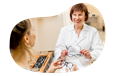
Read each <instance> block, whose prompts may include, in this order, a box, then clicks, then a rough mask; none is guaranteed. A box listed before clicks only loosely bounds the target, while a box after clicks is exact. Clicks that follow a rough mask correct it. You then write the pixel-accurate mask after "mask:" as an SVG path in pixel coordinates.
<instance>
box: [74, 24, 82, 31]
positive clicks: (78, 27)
mask: <svg viewBox="0 0 115 76" xmlns="http://www.w3.org/2000/svg"><path fill="white" fill-rule="evenodd" d="M74 28H75V30H80V31H81V30H82V29H83V25H74Z"/></svg>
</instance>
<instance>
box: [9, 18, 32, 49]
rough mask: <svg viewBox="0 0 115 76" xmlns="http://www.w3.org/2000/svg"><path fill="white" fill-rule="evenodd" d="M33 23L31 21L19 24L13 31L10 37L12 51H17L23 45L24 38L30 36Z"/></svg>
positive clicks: (27, 20)
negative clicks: (26, 35)
mask: <svg viewBox="0 0 115 76" xmlns="http://www.w3.org/2000/svg"><path fill="white" fill-rule="evenodd" d="M30 27H31V23H30V20H29V19H26V20H23V21H21V22H19V23H18V24H17V25H16V26H15V27H14V28H13V30H12V32H11V36H10V49H16V48H17V46H18V45H20V44H21V40H22V38H23V36H24V35H25V34H26V33H27V34H29V33H30V32H29V29H30Z"/></svg>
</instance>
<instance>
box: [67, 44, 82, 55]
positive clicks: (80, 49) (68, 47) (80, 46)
mask: <svg viewBox="0 0 115 76" xmlns="http://www.w3.org/2000/svg"><path fill="white" fill-rule="evenodd" d="M77 46H78V45H77ZM70 47H72V46H69V47H67V46H66V48H67V50H69V48H70ZM78 47H80V50H81V46H78ZM70 55H71V56H70ZM67 56H68V57H73V56H74V57H79V56H83V55H82V54H67Z"/></svg>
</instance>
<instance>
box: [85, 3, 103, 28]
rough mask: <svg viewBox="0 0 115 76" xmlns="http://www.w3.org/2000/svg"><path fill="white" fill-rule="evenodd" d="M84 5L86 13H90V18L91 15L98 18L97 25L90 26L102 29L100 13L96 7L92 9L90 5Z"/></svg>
mask: <svg viewBox="0 0 115 76" xmlns="http://www.w3.org/2000/svg"><path fill="white" fill-rule="evenodd" d="M85 5H86V6H87V8H88V11H90V13H91V14H90V16H91V15H92V14H95V15H96V16H97V17H98V23H92V24H91V25H92V26H94V27H96V26H97V28H99V29H102V26H104V23H103V17H102V15H101V13H100V11H99V10H98V9H97V8H96V7H94V6H92V5H90V4H85Z"/></svg>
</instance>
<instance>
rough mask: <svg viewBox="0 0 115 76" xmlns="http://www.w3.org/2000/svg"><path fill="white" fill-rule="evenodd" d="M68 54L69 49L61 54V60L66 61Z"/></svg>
mask: <svg viewBox="0 0 115 76" xmlns="http://www.w3.org/2000/svg"><path fill="white" fill-rule="evenodd" d="M67 53H68V51H67V49H64V50H62V52H61V56H60V57H61V59H65V58H66V56H67Z"/></svg>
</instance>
